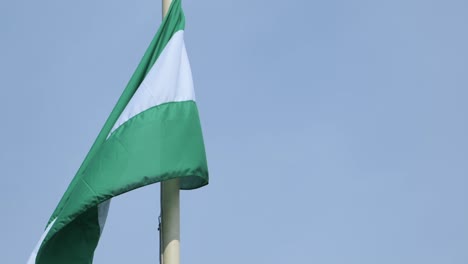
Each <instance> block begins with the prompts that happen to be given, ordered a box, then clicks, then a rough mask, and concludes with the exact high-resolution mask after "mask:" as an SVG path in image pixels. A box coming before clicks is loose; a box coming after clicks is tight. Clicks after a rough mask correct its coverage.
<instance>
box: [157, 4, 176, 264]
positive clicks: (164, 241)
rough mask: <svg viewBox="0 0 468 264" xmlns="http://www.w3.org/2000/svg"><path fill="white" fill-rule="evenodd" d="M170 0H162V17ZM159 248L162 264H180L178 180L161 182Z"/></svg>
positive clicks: (167, 8)
mask: <svg viewBox="0 0 468 264" xmlns="http://www.w3.org/2000/svg"><path fill="white" fill-rule="evenodd" d="M171 1H172V0H162V17H163V19H164V17H165V16H166V14H167V12H168V10H169V7H170V5H171ZM160 232H161V239H160V241H159V243H160V247H161V256H160V258H161V262H162V264H180V188H179V179H177V178H176V179H171V180H167V181H164V182H161V230H160Z"/></svg>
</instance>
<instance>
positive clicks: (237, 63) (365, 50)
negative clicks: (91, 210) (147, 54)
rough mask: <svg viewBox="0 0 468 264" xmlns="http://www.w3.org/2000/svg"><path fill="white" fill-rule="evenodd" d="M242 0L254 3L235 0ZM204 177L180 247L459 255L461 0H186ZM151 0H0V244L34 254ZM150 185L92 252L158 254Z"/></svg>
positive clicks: (467, 171)
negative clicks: (205, 160)
mask: <svg viewBox="0 0 468 264" xmlns="http://www.w3.org/2000/svg"><path fill="white" fill-rule="evenodd" d="M246 3H248V4H247V5H246ZM183 6H184V9H185V13H186V16H187V26H186V45H187V49H188V52H189V57H190V59H191V64H192V70H193V74H194V81H195V89H196V93H197V100H198V105H199V110H200V114H201V118H202V125H203V130H204V135H205V141H206V149H207V155H208V162H209V168H210V176H211V182H210V185H208V186H207V187H204V188H202V189H199V190H195V191H188V192H183V194H182V262H183V263H205V264H219V263H223V264H238V263H320V264H342V263H346V264H375V263H379V264H395V263H399V264H414V263H424V264H432V263H433V264H440V263H444V264H466V263H468V250H467V248H468V205H467V201H468V192H467V191H466V188H467V186H468V161H467V158H468V139H467V135H468V118H467V113H468V103H467V101H468V72H467V71H468V48H467V47H468V34H467V28H468V16H467V13H468V2H467V1H465V0H459V1H457V0H445V1H442V0H438V1H435V0H425V1H422V0H392V1H364V0H356V1H344V0H342V1H339V0H330V1H305V0H290V1H272V0H268V1H267V0H256V1H248V2H246V1H234V0H223V1H189V0H185V1H183ZM160 13H161V8H160V1H159V0H139V1H120V0H119V1H116V0H113V1H108V0H106V1H91V0H81V1H58V0H42V1H33V0H15V1H2V2H1V3H0V34H1V41H0V80H1V90H0V93H1V95H0V98H1V104H0V112H1V113H2V125H1V129H0V145H1V147H2V150H1V151H0V165H1V170H2V185H1V186H2V192H0V206H1V211H2V217H1V218H0V226H1V227H2V230H3V231H2V233H3V235H2V239H0V248H2V250H1V252H2V253H1V254H0V263H5V264H10V263H11V264H15V263H25V262H26V260H27V258H28V256H29V254H30V252H31V250H32V249H33V247H34V245H35V244H36V242H37V241H38V239H39V237H40V235H41V233H42V231H43V228H44V227H45V224H46V222H47V220H48V218H49V216H50V214H51V213H52V211H53V209H54V208H55V206H56V205H57V203H58V201H59V199H60V197H61V196H62V194H63V192H64V191H65V188H66V187H67V185H68V183H69V182H70V180H71V179H72V177H73V176H74V173H75V172H76V170H77V169H78V166H79V165H80V164H81V162H82V159H83V158H84V156H85V154H86V153H87V151H88V149H89V148H90V146H91V143H92V142H93V140H94V138H95V137H96V136H97V134H98V132H99V130H100V128H101V126H102V124H103V123H104V121H105V119H106V118H107V115H108V114H109V112H110V110H111V108H112V107H113V105H114V103H115V102H116V101H117V98H118V96H119V95H120V93H121V91H122V90H123V88H124V86H125V84H126V83H127V81H128V79H129V77H130V75H131V73H132V71H133V70H134V69H135V67H136V65H137V63H138V62H139V60H140V58H141V56H142V54H143V52H144V50H145V49H146V46H147V45H148V43H149V41H150V39H151V38H152V36H153V34H154V33H155V31H156V29H157V27H158V25H159V21H160V19H161V17H160ZM158 213H159V185H153V186H149V187H145V188H143V189H140V190H138V191H134V192H131V193H128V194H126V195H123V196H121V197H119V198H116V199H114V201H113V203H112V205H111V211H110V215H109V218H108V222H107V225H106V228H105V230H104V234H103V237H102V240H101V243H100V244H99V246H98V248H97V250H96V255H95V263H97V264H100V263H157V254H158V253H157V250H158V240H157V236H158V234H157V230H156V228H157V216H158Z"/></svg>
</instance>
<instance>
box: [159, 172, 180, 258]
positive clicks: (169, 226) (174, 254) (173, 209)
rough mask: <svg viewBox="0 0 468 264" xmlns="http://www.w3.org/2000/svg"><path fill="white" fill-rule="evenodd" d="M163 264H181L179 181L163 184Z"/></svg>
mask: <svg viewBox="0 0 468 264" xmlns="http://www.w3.org/2000/svg"><path fill="white" fill-rule="evenodd" d="M161 194H162V195H161V224H162V230H161V232H162V241H161V242H160V243H162V263H163V264H180V191H179V179H172V180H168V181H164V182H162V183H161Z"/></svg>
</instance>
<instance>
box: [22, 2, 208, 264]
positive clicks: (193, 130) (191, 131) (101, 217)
mask: <svg viewBox="0 0 468 264" xmlns="http://www.w3.org/2000/svg"><path fill="white" fill-rule="evenodd" d="M184 29H185V17H184V14H183V11H182V9H181V3H180V0H173V1H172V4H171V6H170V8H169V11H168V13H167V15H166V17H165V18H164V20H163V22H162V24H161V26H160V28H159V30H158V32H157V33H156V35H155V37H154V38H153V40H152V41H151V43H150V45H149V48H148V49H147V51H146V52H145V54H144V56H143V58H142V60H141V62H140V64H139V65H138V67H137V69H136V71H135V73H134V74H133V76H132V77H131V79H130V81H129V83H128V85H127V87H126V88H125V90H124V92H123V93H122V95H121V97H120V98H119V100H118V102H117V104H116V105H115V107H114V109H113V110H112V112H111V114H110V116H109V117H108V119H107V121H106V123H105V124H104V127H103V128H102V130H101V132H100V133H99V135H98V137H97V139H96V141H95V142H94V144H93V145H92V147H91V149H90V151H89V153H88V154H87V156H86V158H85V159H84V161H83V163H82V165H81V166H80V168H79V169H78V172H77V173H76V175H75V177H74V178H73V180H72V182H71V183H70V185H69V186H68V189H67V190H66V192H65V194H64V195H63V197H62V199H61V200H60V202H59V204H58V206H57V208H56V209H55V211H54V212H53V214H52V216H51V217H50V219H49V221H48V223H47V226H46V229H45V231H44V233H43V235H42V237H41V239H40V241H39V243H38V244H37V246H36V248H35V250H34V251H33V253H32V254H31V257H30V259H29V261H28V264H33V263H35V264H65V263H66V264H85V263H86V264H89V263H92V261H93V255H94V250H95V248H96V246H97V244H98V242H99V238H100V235H101V233H102V231H103V228H104V224H105V221H106V217H107V212H108V210H109V204H110V199H111V198H112V197H114V196H117V195H120V194H122V193H125V192H128V191H131V190H134V189H136V188H139V187H143V186H146V185H149V184H152V183H155V182H160V181H164V180H168V179H173V178H179V179H180V188H181V189H195V188H199V187H202V186H204V185H206V184H208V169H207V162H206V156H205V148H204V143H203V137H202V131H201V127H200V120H199V116H198V110H197V105H196V103H195V95H194V90H193V82H192V74H191V70H190V65H189V61H188V57H187V52H186V49H185V44H184Z"/></svg>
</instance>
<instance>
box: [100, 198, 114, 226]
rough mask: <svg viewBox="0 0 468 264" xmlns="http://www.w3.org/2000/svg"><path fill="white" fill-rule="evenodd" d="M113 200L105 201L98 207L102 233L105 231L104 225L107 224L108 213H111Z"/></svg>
mask: <svg viewBox="0 0 468 264" xmlns="http://www.w3.org/2000/svg"><path fill="white" fill-rule="evenodd" d="M110 201H111V199H109V200H107V201H104V202H102V203H100V204H99V205H98V222H99V229H100V230H101V234H102V231H103V230H104V225H105V224H106V220H107V213H109V206H110Z"/></svg>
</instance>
